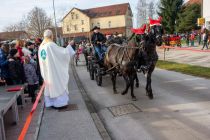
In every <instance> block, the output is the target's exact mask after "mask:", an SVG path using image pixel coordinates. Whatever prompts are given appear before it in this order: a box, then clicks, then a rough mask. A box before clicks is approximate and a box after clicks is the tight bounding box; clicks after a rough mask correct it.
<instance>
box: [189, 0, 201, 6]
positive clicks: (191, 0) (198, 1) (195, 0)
mask: <svg viewBox="0 0 210 140" xmlns="http://www.w3.org/2000/svg"><path fill="white" fill-rule="evenodd" d="M201 2H202V0H189V1H188V2H186V5H190V4H201Z"/></svg>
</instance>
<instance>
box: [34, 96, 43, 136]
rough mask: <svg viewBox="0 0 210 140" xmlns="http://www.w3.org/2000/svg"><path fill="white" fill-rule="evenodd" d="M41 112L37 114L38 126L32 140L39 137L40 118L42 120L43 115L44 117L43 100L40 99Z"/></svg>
mask: <svg viewBox="0 0 210 140" xmlns="http://www.w3.org/2000/svg"><path fill="white" fill-rule="evenodd" d="M41 104H42V105H41V111H40V113H39V118H38V122H37V124H38V126H37V127H36V131H35V134H34V140H38V137H39V130H40V127H41V124H42V118H43V115H44V109H45V106H44V99H42V103H41Z"/></svg>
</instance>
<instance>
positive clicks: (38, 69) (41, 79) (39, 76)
mask: <svg viewBox="0 0 210 140" xmlns="http://www.w3.org/2000/svg"><path fill="white" fill-rule="evenodd" d="M41 43H42V39H40V38H37V39H35V48H34V52H35V56H34V58H35V60H36V64H37V69H36V73H37V76H38V78H39V85H42V84H43V78H42V76H41V72H40V66H39V57H38V49H39V46H40V44H41Z"/></svg>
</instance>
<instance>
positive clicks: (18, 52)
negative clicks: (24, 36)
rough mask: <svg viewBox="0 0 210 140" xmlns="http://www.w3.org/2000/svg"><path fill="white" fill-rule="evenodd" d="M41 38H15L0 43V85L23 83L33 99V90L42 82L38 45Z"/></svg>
mask: <svg viewBox="0 0 210 140" xmlns="http://www.w3.org/2000/svg"><path fill="white" fill-rule="evenodd" d="M41 42H42V40H41V39H39V38H38V39H36V40H34V41H31V40H28V41H25V40H16V41H12V42H2V43H1V44H0V83H1V85H22V84H25V85H26V86H27V89H28V93H29V95H30V97H31V98H32V102H34V101H35V90H36V89H37V88H38V86H39V85H41V84H42V78H41V74H40V68H39V60H38V57H37V56H38V47H39V46H40V44H41Z"/></svg>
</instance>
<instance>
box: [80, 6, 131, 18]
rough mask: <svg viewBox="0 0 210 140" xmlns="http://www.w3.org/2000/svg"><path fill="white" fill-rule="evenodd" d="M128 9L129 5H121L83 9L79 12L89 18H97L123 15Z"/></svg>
mask: <svg viewBox="0 0 210 140" xmlns="http://www.w3.org/2000/svg"><path fill="white" fill-rule="evenodd" d="M128 7H130V6H129V3H123V4H117V5H110V6H104V7H97V8H91V9H85V10H81V11H82V12H83V13H85V14H86V15H88V16H89V17H91V18H97V17H108V16H116V15H125V14H126V12H127V10H128Z"/></svg>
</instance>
